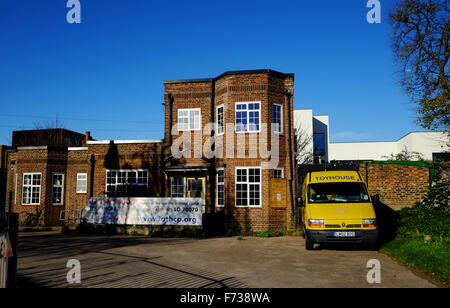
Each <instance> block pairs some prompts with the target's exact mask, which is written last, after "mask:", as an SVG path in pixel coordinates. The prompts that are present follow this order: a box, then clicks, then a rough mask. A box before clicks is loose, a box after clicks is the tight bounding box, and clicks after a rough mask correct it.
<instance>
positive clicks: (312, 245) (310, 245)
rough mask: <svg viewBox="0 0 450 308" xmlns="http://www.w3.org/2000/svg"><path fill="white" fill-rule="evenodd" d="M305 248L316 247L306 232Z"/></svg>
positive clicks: (311, 248)
mask: <svg viewBox="0 0 450 308" xmlns="http://www.w3.org/2000/svg"><path fill="white" fill-rule="evenodd" d="M305 248H306V250H313V249H314V243H313V242H312V241H311V239H310V238H309V236H308V235H307V234H306V233H305Z"/></svg>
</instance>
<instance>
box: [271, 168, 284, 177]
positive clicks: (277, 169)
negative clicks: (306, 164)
mask: <svg viewBox="0 0 450 308" xmlns="http://www.w3.org/2000/svg"><path fill="white" fill-rule="evenodd" d="M275 171H281V177H275ZM273 178H274V179H284V168H274V169H273Z"/></svg>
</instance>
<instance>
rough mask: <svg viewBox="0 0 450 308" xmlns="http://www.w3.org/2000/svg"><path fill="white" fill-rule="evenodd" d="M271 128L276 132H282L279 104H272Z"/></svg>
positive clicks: (281, 112)
mask: <svg viewBox="0 0 450 308" xmlns="http://www.w3.org/2000/svg"><path fill="white" fill-rule="evenodd" d="M272 125H273V126H272V129H273V131H274V132H276V133H280V134H281V133H282V132H283V106H282V105H279V104H273V105H272Z"/></svg>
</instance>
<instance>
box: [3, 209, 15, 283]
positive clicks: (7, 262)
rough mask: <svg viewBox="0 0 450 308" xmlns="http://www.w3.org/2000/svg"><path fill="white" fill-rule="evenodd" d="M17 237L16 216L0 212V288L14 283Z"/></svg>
mask: <svg viewBox="0 0 450 308" xmlns="http://www.w3.org/2000/svg"><path fill="white" fill-rule="evenodd" d="M17 235H18V215H17V214H9V213H3V212H0V288H13V287H14V286H15V283H16V272H17ZM11 254H12V256H11Z"/></svg>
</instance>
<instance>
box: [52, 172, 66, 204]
mask: <svg viewBox="0 0 450 308" xmlns="http://www.w3.org/2000/svg"><path fill="white" fill-rule="evenodd" d="M54 176H61V177H62V179H61V185H55V183H54V181H53V178H54ZM55 187H60V188H61V202H55V195H54V190H53V189H54V188H55ZM63 204H64V173H57V172H56V173H52V205H63Z"/></svg>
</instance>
